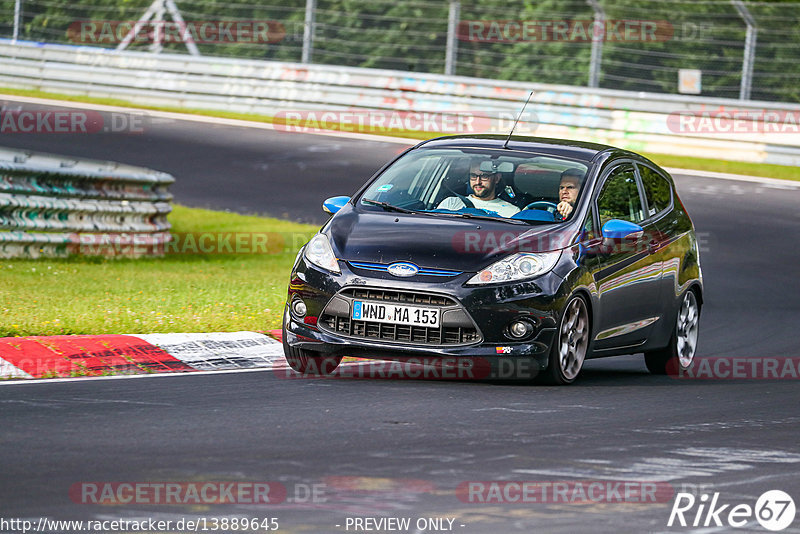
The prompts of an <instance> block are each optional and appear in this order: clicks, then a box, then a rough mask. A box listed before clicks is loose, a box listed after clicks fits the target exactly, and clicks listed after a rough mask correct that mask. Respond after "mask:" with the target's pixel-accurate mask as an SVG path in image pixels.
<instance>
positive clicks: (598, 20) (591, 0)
mask: <svg viewBox="0 0 800 534" xmlns="http://www.w3.org/2000/svg"><path fill="white" fill-rule="evenodd" d="M586 3H587V4H589V5H590V6H591V7H592V9H593V10H594V23H593V24H592V55H591V58H590V59H589V87H599V86H600V63H602V61H603V41H605V40H606V14H605V12H604V11H603V8H602V7H600V3H599V2H598V1H597V0H586ZM598 34H599V35H598Z"/></svg>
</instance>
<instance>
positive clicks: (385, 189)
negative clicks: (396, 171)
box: [378, 184, 393, 193]
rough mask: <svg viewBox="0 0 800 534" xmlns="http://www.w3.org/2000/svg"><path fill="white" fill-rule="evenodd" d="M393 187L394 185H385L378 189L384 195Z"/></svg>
mask: <svg viewBox="0 0 800 534" xmlns="http://www.w3.org/2000/svg"><path fill="white" fill-rule="evenodd" d="M392 187H393V185H392V184H383V185H382V186H380V187H379V188H378V191H380V192H381V193H383V192H384V191H388V190H389V189H391V188H392Z"/></svg>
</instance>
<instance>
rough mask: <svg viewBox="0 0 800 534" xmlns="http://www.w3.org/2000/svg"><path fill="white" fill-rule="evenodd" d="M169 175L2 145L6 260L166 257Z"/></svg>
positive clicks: (0, 223) (1, 225) (0, 230)
mask: <svg viewBox="0 0 800 534" xmlns="http://www.w3.org/2000/svg"><path fill="white" fill-rule="evenodd" d="M174 181H175V179H174V178H173V177H172V176H170V175H169V174H165V173H160V172H155V171H151V170H148V169H143V168H139V167H131V166H128V165H122V164H118V163H112V162H104V161H91V160H75V159H71V158H68V157H63V156H56V155H51V154H41V153H32V152H24V151H20V150H12V149H7V148H0V257H2V258H12V257H30V258H36V257H39V256H68V255H70V254H86V255H104V256H108V255H126V256H144V255H153V254H159V253H163V250H164V247H163V245H164V244H165V243H167V242H169V240H170V233H169V229H170V224H169V222H168V221H167V214H168V213H169V212H170V211H171V209H172V208H171V206H170V200H171V199H172V195H171V194H170V193H169V192H168V191H167V188H168V187H169V185H170V184H171V183H173V182H174Z"/></svg>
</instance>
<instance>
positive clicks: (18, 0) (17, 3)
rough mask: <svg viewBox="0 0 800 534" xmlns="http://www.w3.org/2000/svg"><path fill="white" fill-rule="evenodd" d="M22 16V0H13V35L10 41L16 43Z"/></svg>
mask: <svg viewBox="0 0 800 534" xmlns="http://www.w3.org/2000/svg"><path fill="white" fill-rule="evenodd" d="M21 17H22V0H14V35H13V37H12V38H11V42H12V43H14V44H16V42H17V39H18V38H19V24H20V18H21Z"/></svg>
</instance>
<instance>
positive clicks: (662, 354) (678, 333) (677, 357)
mask: <svg viewBox="0 0 800 534" xmlns="http://www.w3.org/2000/svg"><path fill="white" fill-rule="evenodd" d="M699 322H700V306H699V305H698V303H697V296H696V295H695V294H694V291H692V290H691V289H690V290H688V291H687V292H686V293H685V294H684V295H683V300H681V307H680V308H679V309H678V315H677V317H676V319H675V328H674V330H673V331H672V336H670V339H669V345H667V346H666V347H665V348H663V349H659V350H654V351H650V352H645V353H644V363H645V365H647V369H648V371H650V372H651V373H653V374H654V375H666V374H670V375H678V374H681V373H684V372H686V371H687V370H688V369H689V367H691V366H692V362H694V357H695V354H696V352H697V339H698V336H699Z"/></svg>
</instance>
